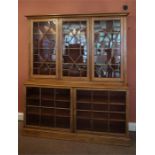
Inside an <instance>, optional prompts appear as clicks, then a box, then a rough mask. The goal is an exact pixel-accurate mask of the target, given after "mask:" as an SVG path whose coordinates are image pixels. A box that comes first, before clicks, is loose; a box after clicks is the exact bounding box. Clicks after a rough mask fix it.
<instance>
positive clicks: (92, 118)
mask: <svg viewBox="0 0 155 155" xmlns="http://www.w3.org/2000/svg"><path fill="white" fill-rule="evenodd" d="M127 98H128V92H127V90H116V89H114V90H112V89H101V88H100V89H97V88H96V89H86V88H65V87H58V88H55V87H52V88H47V87H46V86H29V85H27V86H26V105H25V116H26V117H25V129H27V130H29V131H30V130H33V129H34V131H33V133H34V134H35V131H36V132H37V131H38V130H41V131H43V132H47V131H48V132H57V131H58V132H60V135H63V134H65V133H66V134H71V135H72V134H73V135H74V134H75V135H79V134H80V135H87V136H86V137H88V136H90V135H91V136H92V135H93V136H95V139H96V138H97V137H98V138H99V137H100V138H101V137H102V136H110V137H111V136H114V137H117V138H119V137H122V138H123V139H124V138H125V137H128V129H127V123H128V120H127V115H128V113H127V111H128V106H127V100H128V99H127ZM59 137H61V136H59ZM102 138H103V137H102ZM86 139H87V138H86ZM88 139H89V138H88ZM122 144H123V143H122Z"/></svg>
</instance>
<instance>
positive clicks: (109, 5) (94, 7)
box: [18, 0, 136, 122]
mask: <svg viewBox="0 0 155 155" xmlns="http://www.w3.org/2000/svg"><path fill="white" fill-rule="evenodd" d="M135 1H136V0H19V5H18V9H19V13H18V16H19V18H18V20H19V28H18V29H19V31H18V32H19V33H18V37H19V44H18V46H19V47H18V48H19V55H18V61H19V69H18V72H19V74H18V77H19V85H18V87H19V110H18V111H19V112H22V111H23V93H22V92H23V82H24V81H26V80H28V73H29V70H28V67H29V63H28V62H29V60H28V58H29V55H28V29H27V28H28V23H27V19H26V17H25V16H26V15H39V14H42V15H43V14H45V15H46V14H81V13H83V14H84V13H105V12H123V10H122V5H123V4H128V7H129V9H128V11H129V13H130V15H129V16H128V38H127V39H128V41H127V44H128V84H129V90H130V116H129V118H130V121H132V122H135V121H136V2H135Z"/></svg>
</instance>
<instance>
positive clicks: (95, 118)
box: [75, 89, 126, 134]
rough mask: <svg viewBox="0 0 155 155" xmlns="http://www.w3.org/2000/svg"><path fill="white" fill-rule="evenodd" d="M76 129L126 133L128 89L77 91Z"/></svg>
mask: <svg viewBox="0 0 155 155" xmlns="http://www.w3.org/2000/svg"><path fill="white" fill-rule="evenodd" d="M75 121H76V129H77V131H85V132H90V131H91V132H109V133H122V134H125V133H126V91H111V90H84V89H80V90H79V89H77V91H76V119H75Z"/></svg>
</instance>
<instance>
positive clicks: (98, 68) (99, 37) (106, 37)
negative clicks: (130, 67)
mask: <svg viewBox="0 0 155 155" xmlns="http://www.w3.org/2000/svg"><path fill="white" fill-rule="evenodd" d="M120 31H121V25H120V20H96V21H95V22H94V50H95V51H94V63H95V64H94V67H95V70H94V76H95V77H99V78H102V77H104V78H120V65H121V49H120V46H121V35H120Z"/></svg>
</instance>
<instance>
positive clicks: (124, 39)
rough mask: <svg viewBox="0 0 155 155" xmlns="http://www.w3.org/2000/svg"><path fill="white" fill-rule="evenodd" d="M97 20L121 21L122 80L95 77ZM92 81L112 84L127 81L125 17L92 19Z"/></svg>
mask: <svg viewBox="0 0 155 155" xmlns="http://www.w3.org/2000/svg"><path fill="white" fill-rule="evenodd" d="M95 20H105V21H108V20H120V24H121V32H120V35H121V47H120V50H121V76H120V78H95V77H94V51H95V49H94V21H95ZM91 31H92V67H91V68H92V80H93V81H110V82H114V81H115V82H116V81H117V82H124V81H126V67H127V66H126V64H127V62H126V21H125V19H124V17H93V18H92V27H91Z"/></svg>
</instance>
